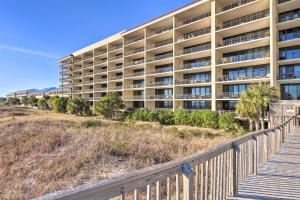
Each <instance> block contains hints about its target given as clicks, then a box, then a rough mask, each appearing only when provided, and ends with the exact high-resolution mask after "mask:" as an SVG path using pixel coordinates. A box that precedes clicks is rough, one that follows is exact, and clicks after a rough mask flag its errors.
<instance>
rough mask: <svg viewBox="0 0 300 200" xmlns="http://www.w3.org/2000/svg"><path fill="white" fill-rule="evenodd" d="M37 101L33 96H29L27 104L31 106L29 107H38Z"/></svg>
mask: <svg viewBox="0 0 300 200" xmlns="http://www.w3.org/2000/svg"><path fill="white" fill-rule="evenodd" d="M38 101H39V100H38V99H37V98H36V97H35V96H30V97H29V98H28V104H29V105H30V106H31V107H37V106H38Z"/></svg>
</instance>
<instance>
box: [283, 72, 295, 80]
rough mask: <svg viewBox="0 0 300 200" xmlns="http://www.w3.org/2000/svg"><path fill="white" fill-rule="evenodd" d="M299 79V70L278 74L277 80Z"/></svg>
mask: <svg viewBox="0 0 300 200" xmlns="http://www.w3.org/2000/svg"><path fill="white" fill-rule="evenodd" d="M287 79H300V72H293V73H285V74H279V80H287Z"/></svg>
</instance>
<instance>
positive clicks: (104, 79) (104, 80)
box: [95, 78, 107, 83]
mask: <svg viewBox="0 0 300 200" xmlns="http://www.w3.org/2000/svg"><path fill="white" fill-rule="evenodd" d="M106 81H107V78H100V79H98V80H96V81H95V82H96V83H102V82H106Z"/></svg>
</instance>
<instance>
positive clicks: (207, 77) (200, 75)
mask: <svg viewBox="0 0 300 200" xmlns="http://www.w3.org/2000/svg"><path fill="white" fill-rule="evenodd" d="M183 78H184V79H188V80H205V81H210V72H204V73H192V74H184V75H183Z"/></svg>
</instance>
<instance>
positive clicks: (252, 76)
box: [217, 73, 270, 81]
mask: <svg viewBox="0 0 300 200" xmlns="http://www.w3.org/2000/svg"><path fill="white" fill-rule="evenodd" d="M269 77H270V74H269V73H255V74H238V75H221V76H219V77H218V79H217V80H218V81H235V80H248V79H260V78H269Z"/></svg>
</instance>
